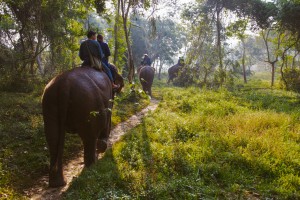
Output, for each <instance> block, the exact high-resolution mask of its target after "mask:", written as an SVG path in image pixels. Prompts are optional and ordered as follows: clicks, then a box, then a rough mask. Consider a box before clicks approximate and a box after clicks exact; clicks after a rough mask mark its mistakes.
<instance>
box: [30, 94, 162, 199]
mask: <svg viewBox="0 0 300 200" xmlns="http://www.w3.org/2000/svg"><path fill="white" fill-rule="evenodd" d="M157 106H158V101H157V100H155V99H152V100H151V103H150V105H149V106H148V107H146V108H144V109H143V110H142V111H141V112H139V113H137V114H135V115H133V116H131V117H130V118H129V119H128V120H127V121H125V122H122V123H120V124H118V125H117V126H116V127H115V128H114V129H113V130H112V131H111V133H110V138H109V148H111V147H112V145H113V144H114V143H115V142H117V141H118V140H119V139H120V138H121V136H122V135H124V134H125V133H126V132H128V131H129V130H130V129H132V128H134V127H135V126H137V125H139V124H140V123H141V120H142V118H143V117H144V116H145V115H146V114H147V113H148V112H149V111H154V110H155V109H156V108H157ZM101 156H102V155H99V158H100V159H101ZM83 167H84V165H83V152H81V153H80V154H79V156H78V157H77V158H75V159H74V160H72V161H70V162H69V163H68V164H67V165H66V166H65V167H64V175H65V178H66V181H67V185H66V186H64V187H61V188H48V176H44V177H42V178H41V179H40V180H38V184H37V186H35V187H34V188H31V189H30V190H28V191H25V194H26V195H27V196H28V197H30V199H33V200H40V199H43V200H58V199H60V196H61V194H62V193H63V192H64V191H66V190H67V189H68V188H69V186H70V183H71V182H72V180H73V178H76V177H77V176H79V174H80V173H81V171H82V169H83Z"/></svg>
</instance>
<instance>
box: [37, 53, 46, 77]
mask: <svg viewBox="0 0 300 200" xmlns="http://www.w3.org/2000/svg"><path fill="white" fill-rule="evenodd" d="M36 62H37V64H38V69H39V73H40V75H42V76H44V75H45V74H44V67H43V65H42V61H41V56H40V55H38V56H37V57H36Z"/></svg>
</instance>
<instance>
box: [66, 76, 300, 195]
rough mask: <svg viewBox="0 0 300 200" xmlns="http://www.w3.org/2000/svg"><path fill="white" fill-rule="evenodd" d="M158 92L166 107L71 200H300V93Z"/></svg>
mask: <svg viewBox="0 0 300 200" xmlns="http://www.w3.org/2000/svg"><path fill="white" fill-rule="evenodd" d="M155 86H156V89H155V92H154V93H155V94H156V95H159V94H160V95H161V99H162V101H161V103H160V105H159V107H158V109H157V110H156V111H155V112H154V113H152V114H150V115H149V116H148V117H146V118H145V119H144V121H143V123H142V124H141V125H139V126H138V127H136V128H134V129H133V130H131V131H130V132H129V133H128V134H127V135H126V136H124V137H123V138H122V140H121V141H120V142H118V143H117V144H115V145H114V146H113V149H112V150H109V151H108V152H106V154H105V156H104V158H103V159H101V160H100V161H99V162H98V163H97V164H96V165H94V166H93V167H91V168H89V169H85V170H84V171H83V172H82V174H81V175H80V176H79V177H78V178H77V179H76V180H75V181H74V182H73V183H72V185H71V187H70V188H69V190H68V191H67V192H66V193H65V194H64V199H254V198H260V199H267V198H271V199H300V190H299V188H300V123H299V120H300V102H299V97H298V95H297V94H295V93H291V92H284V91H280V90H275V89H273V90H271V89H255V90H251V89H250V88H248V87H245V88H244V89H240V90H239V91H238V90H237V91H233V92H228V91H226V90H218V91H210V90H201V89H198V88H189V89H186V88H184V89H183V88H174V87H164V86H165V85H164V84H163V83H161V82H159V83H156V84H155ZM158 86H161V87H158Z"/></svg>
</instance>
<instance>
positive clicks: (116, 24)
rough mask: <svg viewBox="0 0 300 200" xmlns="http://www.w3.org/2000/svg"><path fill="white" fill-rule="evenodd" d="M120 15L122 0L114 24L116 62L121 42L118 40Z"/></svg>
mask: <svg viewBox="0 0 300 200" xmlns="http://www.w3.org/2000/svg"><path fill="white" fill-rule="evenodd" d="M119 17H120V0H118V5H117V15H116V18H115V25H114V34H115V49H114V61H113V62H114V64H117V60H118V53H119V52H118V49H119V42H118V29H119V27H118V24H119Z"/></svg>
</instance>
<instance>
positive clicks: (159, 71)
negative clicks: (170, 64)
mask: <svg viewBox="0 0 300 200" xmlns="http://www.w3.org/2000/svg"><path fill="white" fill-rule="evenodd" d="M162 67H163V62H162V61H160V65H159V69H158V80H161V70H162Z"/></svg>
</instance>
